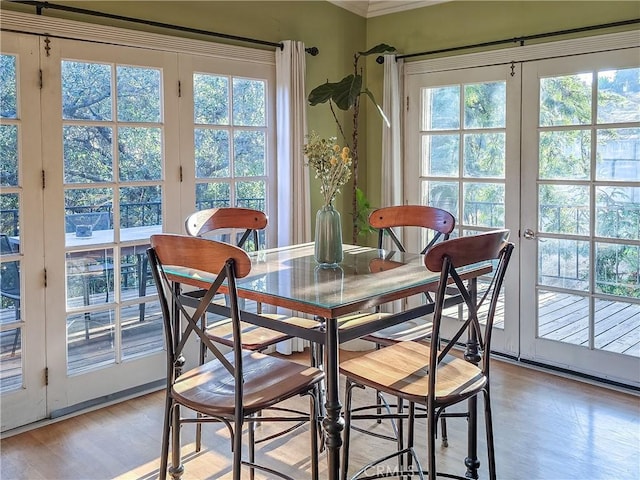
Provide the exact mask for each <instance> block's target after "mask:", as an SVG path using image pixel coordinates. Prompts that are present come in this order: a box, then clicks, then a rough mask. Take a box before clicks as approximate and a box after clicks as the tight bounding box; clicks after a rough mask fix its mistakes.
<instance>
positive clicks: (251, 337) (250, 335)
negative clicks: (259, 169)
mask: <svg viewBox="0 0 640 480" xmlns="http://www.w3.org/2000/svg"><path fill="white" fill-rule="evenodd" d="M267 223H268V217H267V215H266V214H265V213H264V212H262V211H260V210H253V209H250V208H239V207H221V208H210V209H207V210H199V211H197V212H194V213H192V214H191V215H189V216H188V217H187V219H186V220H185V229H186V231H187V234H189V235H191V236H194V237H207V238H209V237H211V238H221V239H222V240H225V241H226V242H227V243H230V241H231V240H232V238H235V239H236V240H237V244H236V245H237V246H238V247H241V248H242V247H246V248H247V249H248V248H249V246H251V247H252V249H253V250H259V249H260V243H259V232H260V231H261V230H264V229H265V228H266V227H267ZM238 237H239V238H238ZM249 239H251V240H252V241H253V244H252V245H250V243H249V242H248V240H249ZM202 294H203V291H202V290H200V291H195V292H190V293H188V294H187V295H191V296H201V295H202ZM224 301H225V302H226V303H227V304H228V302H229V299H228V297H225V300H224ZM239 305H240V308H241V309H244V308H245V302H244V299H239ZM256 309H257V312H258V313H262V312H261V307H260V304H259V303H258V304H256ZM264 316H266V317H270V318H273V319H277V320H280V321H282V322H287V323H291V324H295V325H298V326H301V327H305V328H315V327H317V326H318V322H317V321H316V320H311V319H306V318H301V317H296V316H285V315H280V314H269V313H267V314H264ZM201 322H202V328H203V330H204V333H205V335H206V336H207V337H208V338H209V339H210V340H211V341H212V342H214V343H217V344H220V345H225V346H227V347H233V345H234V325H233V320H232V319H231V318H228V317H226V318H225V317H223V318H219V319H217V320H215V321H214V322H213V323H212V324H210V325H207V320H206V315H203V317H202V319H201ZM240 331H241V333H242V348H244V349H245V350H252V351H255V352H262V351H264V350H266V349H267V348H268V347H270V346H272V345H275V344H276V343H278V342H282V341H285V340H288V339H290V338H291V336H290V335H287V334H285V333H282V332H278V331H276V330H271V329H269V328H265V327H259V326H257V325H253V324H251V323H248V322H240ZM200 348H201V352H200V363H201V364H202V363H204V362H205V356H206V353H207V348H206V345H205V344H204V343H201V345H200ZM312 365H314V366H317V365H316V362H313V363H312ZM301 425H302V423H301V424H299V425H297V426H301ZM290 430H291V429H286V430H284V431H283V432H282V433H286V432H288V431H290ZM276 436H277V435H276ZM201 438H202V433H201V425H200V424H199V425H198V426H197V427H196V451H200V448H201ZM270 438H271V437H269V438H265V439H261V440H260V441H259V442H258V443H260V442H262V441H266V440H269V439H270Z"/></svg>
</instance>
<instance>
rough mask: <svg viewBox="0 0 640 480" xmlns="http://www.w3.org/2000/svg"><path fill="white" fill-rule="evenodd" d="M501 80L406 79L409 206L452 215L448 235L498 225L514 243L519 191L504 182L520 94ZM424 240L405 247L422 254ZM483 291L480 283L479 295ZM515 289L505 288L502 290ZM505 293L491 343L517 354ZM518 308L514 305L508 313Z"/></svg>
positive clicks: (495, 75) (488, 75) (494, 74)
mask: <svg viewBox="0 0 640 480" xmlns="http://www.w3.org/2000/svg"><path fill="white" fill-rule="evenodd" d="M505 75H506V70H505V69H503V68H487V69H483V70H482V71H477V70H474V71H473V72H469V71H465V72H464V73H462V72H458V73H453V72H451V73H447V74H428V75H427V74H422V75H416V76H415V78H411V79H410V80H409V82H410V88H409V92H410V93H409V95H410V100H409V105H410V108H409V120H408V122H407V123H408V124H409V125H418V126H419V129H418V130H417V131H415V132H411V133H410V137H409V138H410V140H409V141H410V144H409V146H408V147H407V150H408V154H407V155H406V158H408V159H411V158H418V159H419V162H413V161H411V160H409V161H408V162H407V170H406V172H405V179H406V181H405V185H406V191H407V198H408V203H411V204H421V205H430V206H433V207H438V208H441V209H443V210H447V211H449V212H451V213H452V214H453V216H454V217H455V219H456V228H455V230H454V232H453V233H452V237H456V236H461V235H473V234H476V233H478V232H483V231H488V230H494V229H499V228H511V230H512V240H514V238H513V237H515V236H516V235H515V231H516V230H517V229H515V228H514V220H516V221H517V215H518V211H517V205H515V204H512V205H511V206H510V208H507V198H509V197H507V194H509V195H511V196H513V195H514V192H516V193H515V194H516V195H517V191H518V186H517V183H514V182H510V183H507V172H508V171H513V167H512V165H513V159H514V156H513V152H514V151H516V150H517V145H518V140H519V138H518V127H519V125H518V122H519V115H518V112H517V109H514V108H513V106H514V104H513V103H510V102H509V101H508V99H509V98H512V97H511V95H515V96H517V92H514V91H513V89H512V84H510V83H509V81H508V80H507V78H505ZM509 89H511V90H509ZM508 90H509V92H511V93H509V95H508ZM413 105H416V108H414V107H413ZM514 147H515V150H514ZM508 158H511V163H509V162H508V161H507V159H508ZM516 159H517V158H516ZM515 173H516V174H517V168H516V172H515ZM508 189H509V192H507V190H508ZM511 198H512V197H511ZM407 233H409V232H407ZM428 240H429V239H428V238H409V239H406V242H407V245H408V246H409V248H411V249H413V250H415V251H420V250H422V248H423V247H424V245H426V244H427V243H428ZM485 286H486V285H485V283H484V282H483V281H482V280H480V282H479V289H480V291H482V290H483V288H484V287H485ZM513 288H514V286H513V285H511V286H509V284H508V283H507V285H506V286H505V291H506V290H507V289H513ZM504 295H505V293H504V291H503V293H502V296H501V298H502V303H501V306H500V309H499V311H498V313H497V315H496V318H495V331H496V336H495V342H494V345H495V348H496V349H498V350H501V351H506V352H509V353H515V352H517V333H516V332H517V322H514V325H512V326H511V327H509V328H510V329H511V333H507V334H506V335H505V328H507V327H508V326H507V325H505V305H504V301H505V300H504V298H505V297H504ZM516 307H517V304H516V303H514V304H513V307H511V308H516ZM447 318H448V320H447V321H448V322H451V323H453V322H454V321H462V320H464V318H465V312H464V311H462V310H460V311H459V309H458V308H453V309H450V311H449V312H447ZM454 319H455V320H454ZM450 326H451V327H452V329H453V328H455V326H454V325H450ZM507 337H509V339H508V340H507Z"/></svg>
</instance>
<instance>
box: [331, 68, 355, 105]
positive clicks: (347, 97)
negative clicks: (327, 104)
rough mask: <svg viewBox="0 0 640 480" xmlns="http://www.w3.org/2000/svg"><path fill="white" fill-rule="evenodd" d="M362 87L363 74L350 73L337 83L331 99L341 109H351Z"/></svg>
mask: <svg viewBox="0 0 640 480" xmlns="http://www.w3.org/2000/svg"><path fill="white" fill-rule="evenodd" d="M361 88H362V75H353V74H352V75H348V76H346V77H344V78H343V79H342V80H340V82H338V83H337V84H336V88H335V90H334V92H333V96H332V97H331V100H333V101H334V103H335V104H336V106H337V107H338V108H339V109H340V110H349V109H350V108H351V107H353V106H354V105H355V103H356V99H357V98H358V95H360V89H361Z"/></svg>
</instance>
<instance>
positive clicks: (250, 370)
mask: <svg viewBox="0 0 640 480" xmlns="http://www.w3.org/2000/svg"><path fill="white" fill-rule="evenodd" d="M225 357H226V358H227V359H228V360H229V361H233V352H230V353H228V354H226V355H225ZM242 365H243V374H244V376H243V378H244V385H243V388H244V392H243V397H242V403H243V405H242V406H243V410H244V414H245V415H251V414H253V413H256V412H259V411H260V410H264V409H266V408H268V407H271V406H273V405H275V404H277V403H279V402H281V401H283V400H286V399H288V398H291V397H293V396H296V395H298V394H300V393H302V392H305V391H307V390H309V388H311V387H312V386H313V385H314V384H316V383H318V382H319V381H320V380H321V379H322V378H323V376H324V373H323V372H322V371H321V370H319V369H317V368H313V367H308V366H306V365H301V364H298V363H295V362H291V361H289V360H285V359H281V358H277V357H273V356H270V355H264V354H262V353H258V352H250V351H246V352H244V353H243V355H242ZM172 394H173V396H174V398H175V399H176V400H177V401H178V402H179V403H181V404H183V405H186V406H187V407H189V408H191V409H193V410H195V411H198V412H201V413H204V414H207V415H211V416H212V417H225V418H231V417H233V415H234V413H235V411H236V408H235V402H236V401H237V399H236V394H235V386H234V378H233V375H231V374H230V373H229V372H228V371H227V369H226V368H225V367H224V365H222V363H221V362H215V361H214V362H207V363H205V364H204V365H200V366H199V367H196V368H193V369H192V370H189V371H188V372H186V373H183V374H182V375H181V376H180V377H178V379H177V380H176V382H175V383H174V385H173V393H172Z"/></svg>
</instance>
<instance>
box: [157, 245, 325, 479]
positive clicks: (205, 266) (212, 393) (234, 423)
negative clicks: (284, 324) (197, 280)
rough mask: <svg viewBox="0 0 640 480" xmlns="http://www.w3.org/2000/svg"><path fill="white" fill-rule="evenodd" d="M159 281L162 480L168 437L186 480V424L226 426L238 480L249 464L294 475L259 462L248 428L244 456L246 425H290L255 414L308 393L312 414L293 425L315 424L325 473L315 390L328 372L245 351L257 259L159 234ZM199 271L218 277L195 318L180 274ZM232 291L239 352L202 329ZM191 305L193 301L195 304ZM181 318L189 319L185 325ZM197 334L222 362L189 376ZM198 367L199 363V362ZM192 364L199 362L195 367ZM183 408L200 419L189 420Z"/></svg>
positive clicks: (314, 462)
mask: <svg viewBox="0 0 640 480" xmlns="http://www.w3.org/2000/svg"><path fill="white" fill-rule="evenodd" d="M147 254H148V257H149V264H150V265H151V269H152V273H153V278H154V280H155V283H156V287H157V291H158V297H159V301H160V306H161V309H162V314H163V319H164V322H163V323H164V333H165V340H166V347H167V385H166V402H165V413H164V430H163V435H162V453H161V464H160V478H161V479H163V480H164V479H165V478H166V476H167V466H168V457H169V440H170V436H171V438H172V442H171V453H172V466H171V468H170V469H169V473H170V474H171V476H172V477H174V478H180V476H181V475H182V472H183V471H184V466H183V465H182V462H181V457H180V430H181V427H182V425H183V424H185V423H202V422H207V421H214V422H220V421H222V422H224V423H225V424H226V425H227V427H228V428H229V430H230V433H231V439H232V450H233V462H232V464H233V467H232V471H233V478H234V480H240V478H241V466H242V465H248V466H249V467H250V468H251V475H252V477H253V472H254V469H259V470H263V471H266V472H268V474H269V475H270V476H274V475H275V476H278V477H280V478H290V477H288V476H286V475H283V474H281V473H279V472H276V471H274V470H272V469H270V468H267V467H264V466H261V465H259V464H257V463H256V462H255V452H254V438H253V435H254V433H253V432H254V429H253V428H249V429H248V431H249V459H248V460H244V459H243V458H242V443H243V441H242V436H243V435H242V430H243V425H244V424H245V423H249V424H253V423H254V422H256V421H260V422H267V421H284V417H282V416H280V417H267V416H263V417H259V419H258V417H256V413H258V412H260V411H262V410H264V409H266V408H269V407H274V406H276V405H277V404H278V403H280V402H281V401H283V400H286V399H289V398H292V397H294V396H297V395H309V396H310V398H311V399H312V400H311V407H310V413H309V414H308V415H307V416H306V417H305V418H301V417H297V418H289V420H291V421H300V420H303V419H304V420H308V421H309V423H310V430H311V470H312V472H311V477H312V478H314V479H316V478H317V476H318V448H317V446H318V445H317V439H318V434H317V422H316V418H315V416H316V411H317V407H316V405H315V401H314V398H315V392H316V390H317V387H318V384H319V383H320V382H321V381H322V380H323V378H324V373H323V372H322V371H321V370H319V369H316V368H313V367H307V366H304V365H300V364H298V363H295V362H292V361H288V360H285V359H281V358H276V357H271V356H268V355H263V354H261V353H258V352H253V351H248V350H245V349H243V348H242V346H243V343H242V329H241V327H240V325H241V313H240V310H239V308H238V296H237V289H236V279H238V278H242V277H245V276H246V275H247V274H249V272H250V271H251V260H250V259H249V257H248V255H247V253H246V252H244V251H243V250H242V249H240V248H238V247H236V246H233V245H229V244H225V243H221V242H215V241H211V240H206V239H202V238H194V237H189V236H185V235H169V234H160V235H152V236H151V248H149V250H148V251H147ZM180 268H183V269H185V270H190V271H194V270H195V271H197V272H198V273H199V274H201V275H204V276H206V277H209V278H211V282H212V283H211V286H210V287H209V288H208V289H206V290H205V294H204V295H203V296H202V297H201V298H200V301H199V302H198V303H197V307H196V309H195V311H194V313H193V314H190V313H188V311H187V310H186V308H185V304H184V303H183V301H182V300H183V298H184V297H182V296H181V292H182V290H181V281H183V280H184V277H181V276H179V275H177V274H176V273H177V270H179V269H180ZM223 283H224V284H226V286H227V287H228V298H229V306H228V307H227V306H224V305H216V306H215V307H216V308H217V309H218V310H221V309H224V311H225V313H228V315H229V317H230V318H231V320H232V330H233V339H234V340H233V349H232V350H231V352H229V353H227V354H223V353H222V352H221V351H220V350H219V349H218V348H217V347H216V346H215V345H214V344H213V342H211V340H210V339H209V337H208V336H207V335H205V333H204V331H203V330H202V328H201V327H200V325H199V319H200V318H201V317H202V315H203V313H204V312H205V311H206V309H207V308H211V305H212V304H211V303H210V302H211V299H213V297H214V296H215V295H216V294H217V293H218V289H219V288H220V286H221V285H222V284H223ZM189 305H191V303H189ZM181 317H182V318H184V319H185V320H186V323H185V322H182V321H181ZM184 324H186V326H185V327H184V329H183V327H182V325H184ZM190 337H197V338H198V339H199V341H200V342H202V343H204V344H205V345H206V347H207V349H208V350H209V351H210V352H211V353H212V354H213V356H214V357H215V358H214V359H213V360H212V361H210V362H207V363H205V364H203V365H199V366H196V367H195V368H192V369H191V370H188V371H183V368H184V366H185V364H186V362H187V360H188V358H187V357H188V353H189V351H188V347H187V345H189V343H191V342H189V338H190ZM194 363H197V362H194ZM192 364H193V363H192ZM182 407H185V408H188V409H190V410H192V411H195V412H197V413H198V414H200V415H201V416H197V417H195V418H194V417H193V416H189V417H183V416H182V415H181V413H180V409H181V408H182Z"/></svg>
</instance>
